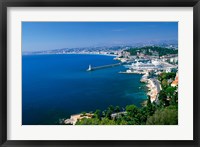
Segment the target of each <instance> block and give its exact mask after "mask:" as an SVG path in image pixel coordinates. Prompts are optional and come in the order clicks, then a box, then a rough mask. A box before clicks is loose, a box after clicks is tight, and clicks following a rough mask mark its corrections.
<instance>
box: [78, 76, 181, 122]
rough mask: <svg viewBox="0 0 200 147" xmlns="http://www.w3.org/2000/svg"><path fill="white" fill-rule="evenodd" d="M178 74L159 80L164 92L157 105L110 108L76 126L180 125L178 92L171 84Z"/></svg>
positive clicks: (149, 103)
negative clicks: (123, 109) (123, 108)
mask: <svg viewBox="0 0 200 147" xmlns="http://www.w3.org/2000/svg"><path fill="white" fill-rule="evenodd" d="M175 76H176V73H162V74H161V75H160V76H159V77H158V79H159V81H160V82H161V86H162V90H161V91H160V93H159V96H158V99H159V101H158V102H157V103H155V102H153V103H151V101H150V97H148V100H147V104H146V105H145V106H143V107H141V108H139V107H137V106H135V105H127V106H126V108H125V111H122V108H120V107H119V106H116V107H114V106H112V105H111V106H109V107H108V108H107V109H106V110H104V111H101V110H96V111H95V112H94V115H93V117H92V118H89V119H87V118H83V119H81V120H78V121H77V123H76V125H177V124H178V92H177V87H172V86H171V82H172V81H173V80H174V79H175Z"/></svg>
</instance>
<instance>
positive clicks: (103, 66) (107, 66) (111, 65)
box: [87, 62, 123, 71]
mask: <svg viewBox="0 0 200 147" xmlns="http://www.w3.org/2000/svg"><path fill="white" fill-rule="evenodd" d="M122 64H123V63H122V62H120V63H115V64H108V65H102V66H95V67H92V66H91V65H89V67H88V69H87V71H94V70H99V69H104V68H110V67H115V66H119V65H122Z"/></svg>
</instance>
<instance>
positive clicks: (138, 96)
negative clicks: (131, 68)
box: [22, 55, 146, 125]
mask: <svg viewBox="0 0 200 147" xmlns="http://www.w3.org/2000/svg"><path fill="white" fill-rule="evenodd" d="M117 62H118V61H115V60H113V57H112V56H102V55H26V56H23V57H22V124H23V125H45V124H51V125H52V124H56V123H57V122H58V120H59V119H60V118H67V117H69V116H70V115H71V114H76V113H80V112H83V111H94V110H96V109H101V110H104V109H106V108H107V107H108V106H109V105H113V106H117V105H118V106H121V107H125V106H126V105H128V104H135V105H137V106H140V103H141V102H142V101H144V100H145V99H146V89H145V86H144V84H141V83H140V78H141V75H137V74H119V73H118V72H119V71H124V70H125V68H124V67H123V66H117V67H113V68H105V69H101V70H96V71H92V72H86V69H87V68H88V65H89V64H91V65H92V66H98V65H106V64H111V63H117Z"/></svg>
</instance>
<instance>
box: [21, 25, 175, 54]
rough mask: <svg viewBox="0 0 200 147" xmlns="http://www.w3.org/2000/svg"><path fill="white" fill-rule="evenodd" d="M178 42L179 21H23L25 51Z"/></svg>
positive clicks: (23, 46) (23, 45) (23, 47)
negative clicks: (150, 42)
mask: <svg viewBox="0 0 200 147" xmlns="http://www.w3.org/2000/svg"><path fill="white" fill-rule="evenodd" d="M159 40H178V23H177V22H23V23H22V50H23V52H26V51H41V50H51V49H61V48H73V47H89V46H103V45H120V44H134V43H138V42H140V43H141V42H147V41H159Z"/></svg>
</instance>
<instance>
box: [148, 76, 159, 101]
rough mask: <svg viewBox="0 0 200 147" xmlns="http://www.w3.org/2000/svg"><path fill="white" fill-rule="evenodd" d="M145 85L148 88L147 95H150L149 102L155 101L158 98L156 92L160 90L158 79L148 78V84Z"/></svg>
mask: <svg viewBox="0 0 200 147" xmlns="http://www.w3.org/2000/svg"><path fill="white" fill-rule="evenodd" d="M147 87H148V88H149V90H150V91H149V92H148V95H149V96H150V100H151V102H154V101H155V102H157V100H158V94H159V92H160V90H161V86H160V83H159V81H158V79H156V78H150V79H148V85H147Z"/></svg>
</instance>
